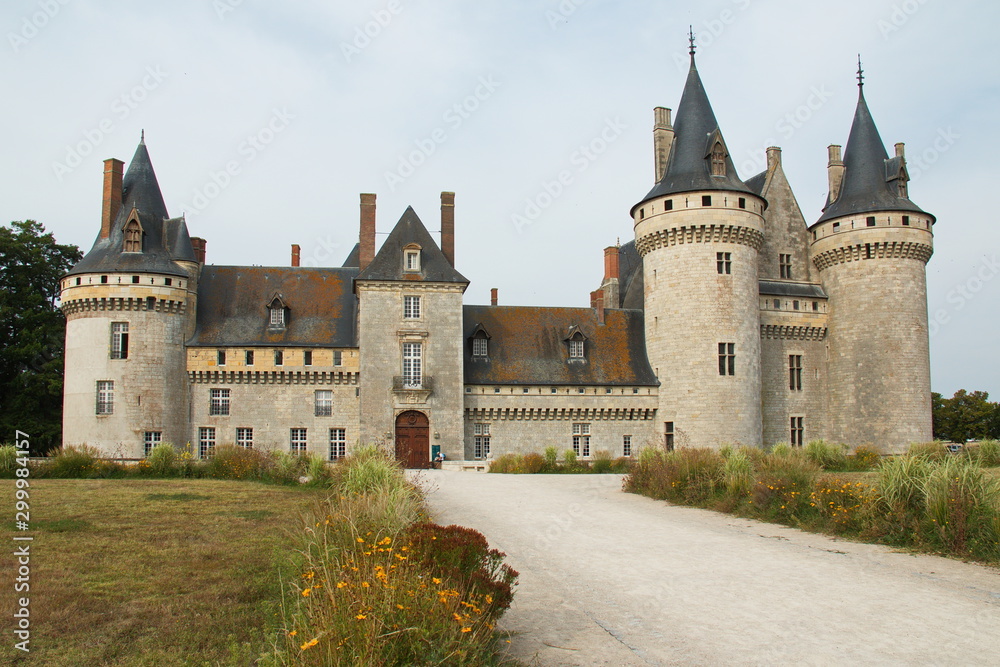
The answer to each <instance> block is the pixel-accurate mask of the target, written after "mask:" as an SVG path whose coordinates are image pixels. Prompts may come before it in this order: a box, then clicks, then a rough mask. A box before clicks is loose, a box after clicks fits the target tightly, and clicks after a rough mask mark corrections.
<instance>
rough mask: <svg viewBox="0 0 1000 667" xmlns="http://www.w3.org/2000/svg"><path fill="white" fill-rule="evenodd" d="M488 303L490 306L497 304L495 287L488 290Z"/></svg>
mask: <svg viewBox="0 0 1000 667" xmlns="http://www.w3.org/2000/svg"><path fill="white" fill-rule="evenodd" d="M490 305H491V306H495V305H497V288H496V287H494V288H493V289H491V290H490Z"/></svg>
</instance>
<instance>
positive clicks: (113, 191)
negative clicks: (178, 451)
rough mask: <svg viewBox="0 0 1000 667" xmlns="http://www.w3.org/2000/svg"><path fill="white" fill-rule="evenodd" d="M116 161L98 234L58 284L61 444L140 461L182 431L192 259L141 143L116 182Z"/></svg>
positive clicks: (108, 169) (193, 289)
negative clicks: (62, 345) (62, 328)
mask: <svg viewBox="0 0 1000 667" xmlns="http://www.w3.org/2000/svg"><path fill="white" fill-rule="evenodd" d="M122 167H123V163H122V162H121V161H120V160H115V159H110V160H106V161H105V173H104V202H103V210H102V216H101V231H100V234H99V235H98V238H97V240H96V241H95V243H94V246H93V248H92V249H91V250H90V252H88V253H87V255H86V256H85V257H84V258H83V259H82V260H81V261H80V263H79V264H77V265H76V266H75V267H73V269H72V270H70V271H69V272H68V273H67V274H66V275H65V276H64V277H63V278H62V281H61V289H62V293H61V307H62V309H63V312H64V313H65V315H66V358H65V379H64V397H63V445H64V446H72V445H84V444H86V445H91V446H94V447H97V448H98V449H100V450H101V451H102V452H103V454H104V455H106V456H122V457H126V458H139V457H142V456H144V455H145V454H146V453H147V451H148V449H151V448H152V447H153V446H155V445H156V444H159V443H171V444H174V445H178V446H180V445H184V443H186V442H187V441H188V439H189V437H190V435H189V425H188V418H187V417H188V380H187V372H186V366H187V362H186V351H185V346H184V344H185V341H186V340H187V339H188V337H189V336H190V333H191V328H192V322H193V319H194V307H195V299H196V295H197V276H198V271H199V263H198V261H197V260H196V258H195V255H194V252H193V249H192V246H191V239H190V237H189V236H188V231H187V226H186V224H185V222H184V220H183V218H175V219H170V218H169V216H168V215H167V211H166V206H165V205H164V203H163V197H162V196H161V194H160V189H159V186H158V184H157V182H156V176H155V174H154V172H153V167H152V164H151V163H150V161H149V153H148V152H147V151H146V146H145V143H140V144H139V147H138V149H137V150H136V153H135V156H134V157H133V159H132V163H131V164H130V165H129V169H128V172H127V173H126V174H125V175H124V178H123V176H122Z"/></svg>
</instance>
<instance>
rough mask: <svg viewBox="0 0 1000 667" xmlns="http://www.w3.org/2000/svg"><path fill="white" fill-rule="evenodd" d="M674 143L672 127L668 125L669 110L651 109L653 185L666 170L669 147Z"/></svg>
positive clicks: (662, 108) (661, 108) (663, 108)
mask: <svg viewBox="0 0 1000 667" xmlns="http://www.w3.org/2000/svg"><path fill="white" fill-rule="evenodd" d="M673 143H674V126H673V125H671V124H670V109H667V108H665V107H656V108H655V109H653V159H654V162H655V168H656V174H655V176H654V178H653V182H654V183H659V182H660V179H661V178H663V172H664V171H666V169H667V159H668V158H669V157H670V147H671V145H673Z"/></svg>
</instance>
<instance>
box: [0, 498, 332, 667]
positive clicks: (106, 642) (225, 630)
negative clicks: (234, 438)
mask: <svg viewBox="0 0 1000 667" xmlns="http://www.w3.org/2000/svg"><path fill="white" fill-rule="evenodd" d="M0 487H2V488H3V489H4V491H3V494H2V497H4V498H5V499H7V503H6V507H7V508H8V509H7V510H6V511H7V513H8V515H9V516H8V518H7V519H5V521H4V523H5V524H6V525H5V533H6V534H5V542H6V545H5V546H4V547H3V549H2V550H0V572H2V573H3V574H2V578H3V582H4V583H3V588H4V589H5V590H4V593H3V595H0V616H2V618H3V619H5V620H4V621H2V623H0V627H2V630H3V631H2V635H0V636H2V637H3V638H4V639H3V643H2V645H0V662H2V663H4V664H14V665H17V664H25V665H28V664H34V665H40V664H45V665H205V664H208V665H216V664H223V665H227V664H233V665H246V664H250V663H251V662H252V660H253V658H255V657H256V656H257V655H258V654H259V653H260V652H261V651H262V650H264V649H265V648H266V647H267V646H268V644H269V640H268V637H267V636H266V630H267V629H268V626H269V624H273V623H276V622H277V621H278V616H277V614H278V613H279V606H278V605H279V604H280V598H281V580H282V578H283V577H282V574H284V572H281V570H282V568H284V567H286V566H287V557H288V552H287V549H288V544H289V541H288V539H287V537H286V533H285V531H286V530H289V529H294V528H295V527H296V526H297V525H298V521H299V516H300V513H301V512H303V511H305V510H307V509H309V507H310V506H311V505H312V503H313V502H314V501H315V500H317V499H320V498H322V497H323V496H324V493H325V492H324V491H322V490H317V489H300V488H291V487H283V486H269V485H265V484H259V483H255V482H234V481H215V480H183V479H182V480H121V479H111V480H75V479H74V480H56V479H43V480H32V482H31V500H30V502H31V530H30V532H28V533H18V534H19V535H25V534H29V535H33V536H34V541H33V542H31V543H30V544H31V592H30V597H31V607H30V608H31V620H32V622H31V644H30V647H31V653H30V654H25V653H23V652H22V651H19V650H15V649H14V648H13V643H14V641H15V640H14V639H13V635H12V633H11V630H12V627H13V624H12V621H13V618H12V614H13V611H14V597H15V595H14V593H13V591H12V586H13V579H14V576H15V572H16V564H15V559H14V557H13V556H12V551H13V548H12V546H11V545H13V544H15V543H14V542H13V541H12V540H11V538H12V537H13V535H14V533H13V531H11V530H10V527H11V526H12V522H13V519H14V516H13V515H14V482H13V480H0ZM19 544H24V543H23V542H22V543H19ZM21 595H23V594H17V597H20V596H21Z"/></svg>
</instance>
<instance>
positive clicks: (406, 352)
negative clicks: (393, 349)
mask: <svg viewBox="0 0 1000 667" xmlns="http://www.w3.org/2000/svg"><path fill="white" fill-rule="evenodd" d="M400 362H401V366H400V369H401V371H402V372H401V375H402V377H403V386H404V387H405V388H407V389H420V388H421V387H422V386H423V375H424V344H423V343H422V342H416V341H403V342H402V347H401V350H400Z"/></svg>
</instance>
